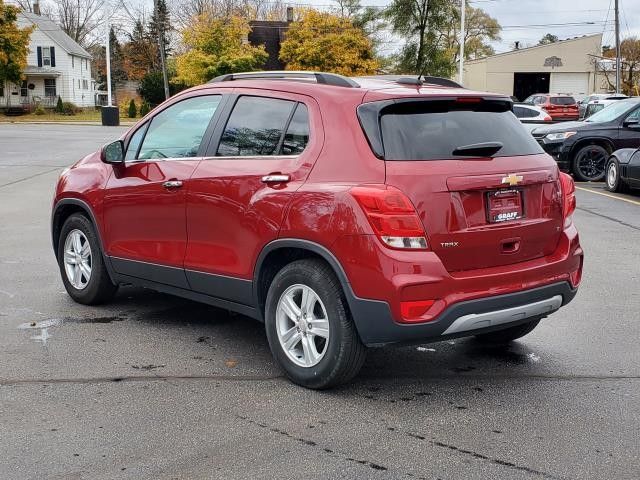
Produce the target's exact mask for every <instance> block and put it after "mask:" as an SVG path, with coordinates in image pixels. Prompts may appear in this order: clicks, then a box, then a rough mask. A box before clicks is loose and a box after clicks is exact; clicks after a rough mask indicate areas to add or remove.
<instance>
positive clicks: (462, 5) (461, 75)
mask: <svg viewBox="0 0 640 480" xmlns="http://www.w3.org/2000/svg"><path fill="white" fill-rule="evenodd" d="M616 1H617V0H616ZM466 9H467V1H466V0H460V18H461V21H460V40H459V41H460V72H459V74H458V83H460V85H462V82H463V79H464V70H463V69H464V15H465V10H466Z"/></svg>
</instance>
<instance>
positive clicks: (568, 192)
mask: <svg viewBox="0 0 640 480" xmlns="http://www.w3.org/2000/svg"><path fill="white" fill-rule="evenodd" d="M560 187H561V188H562V218H563V219H564V228H567V227H568V226H569V225H571V215H573V212H575V210H576V185H575V183H574V182H573V178H571V175H568V174H566V173H564V172H560Z"/></svg>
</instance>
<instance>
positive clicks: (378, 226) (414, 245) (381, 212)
mask: <svg viewBox="0 0 640 480" xmlns="http://www.w3.org/2000/svg"><path fill="white" fill-rule="evenodd" d="M351 195H353V197H354V198H355V199H356V200H357V201H358V204H359V205H360V206H361V207H362V210H363V211H364V213H365V214H366V216H367V219H368V220H369V223H370V224H371V227H372V228H373V230H374V232H375V233H376V235H377V236H378V238H379V239H380V240H382V242H383V243H384V244H385V245H387V246H388V247H391V248H397V249H403V250H404V249H411V250H424V249H426V248H427V239H426V237H425V232H424V228H423V226H422V222H421V221H420V219H419V218H418V214H417V213H416V209H415V208H414V207H413V204H412V203H411V202H410V201H409V199H408V198H407V197H406V196H405V195H404V194H403V193H402V192H401V191H400V190H398V189H397V188H394V187H390V186H388V185H380V186H367V187H354V188H352V189H351Z"/></svg>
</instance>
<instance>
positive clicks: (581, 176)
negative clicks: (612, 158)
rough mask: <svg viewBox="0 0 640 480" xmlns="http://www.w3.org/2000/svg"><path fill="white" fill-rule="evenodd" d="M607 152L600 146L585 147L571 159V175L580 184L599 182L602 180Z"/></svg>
mask: <svg viewBox="0 0 640 480" xmlns="http://www.w3.org/2000/svg"><path fill="white" fill-rule="evenodd" d="M607 158H609V151H608V150H607V149H606V148H604V147H603V146H601V145H585V146H584V147H582V148H581V149H580V150H578V151H577V152H576V154H575V156H574V157H573V168H572V171H573V174H574V175H575V177H576V179H578V180H579V181H581V182H599V181H600V180H602V179H603V178H604V174H605V166H606V163H607Z"/></svg>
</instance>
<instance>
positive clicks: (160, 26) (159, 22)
mask: <svg viewBox="0 0 640 480" xmlns="http://www.w3.org/2000/svg"><path fill="white" fill-rule="evenodd" d="M153 8H154V11H155V14H156V27H157V28H158V48H159V49H160V67H161V68H162V81H163V83H164V98H165V100H166V99H168V98H169V97H170V94H169V79H168V78H167V60H166V58H165V56H164V16H163V17H162V18H160V8H159V7H158V0H153Z"/></svg>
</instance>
